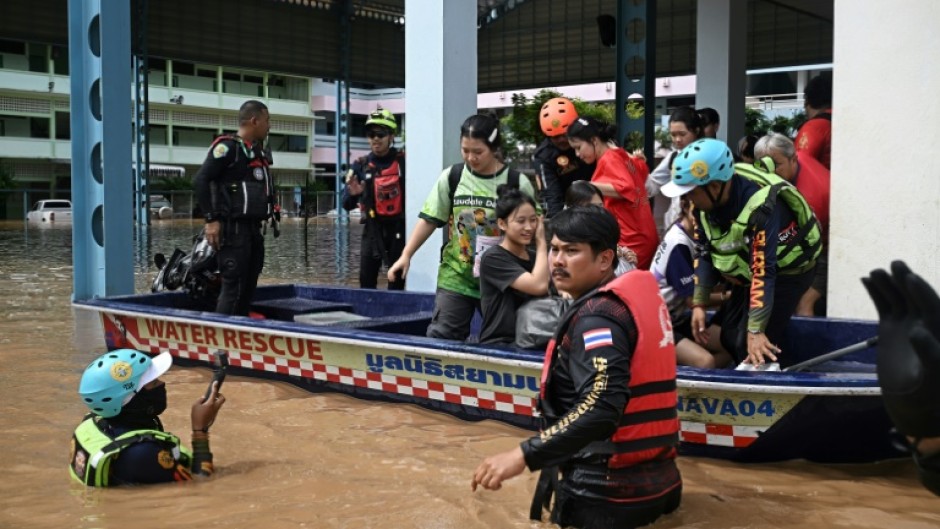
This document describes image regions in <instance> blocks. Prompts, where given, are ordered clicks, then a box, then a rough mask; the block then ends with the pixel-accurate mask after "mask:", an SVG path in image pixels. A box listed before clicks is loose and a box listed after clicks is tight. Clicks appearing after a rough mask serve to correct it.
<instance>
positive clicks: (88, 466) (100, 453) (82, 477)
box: [69, 414, 192, 487]
mask: <svg viewBox="0 0 940 529" xmlns="http://www.w3.org/2000/svg"><path fill="white" fill-rule="evenodd" d="M99 421H101V419H100V418H98V417H96V416H95V415H93V414H89V415H86V416H85V419H84V420H83V421H82V423H81V424H79V425H78V427H77V428H76V429H75V433H74V434H73V436H72V448H71V450H72V453H71V457H70V459H69V474H71V476H72V478H73V479H75V480H76V481H78V482H79V483H82V484H84V485H88V486H92V487H107V486H108V485H110V478H111V463H112V462H113V461H114V460H115V459H117V457H118V455H119V454H120V453H121V451H122V450H124V449H125V448H127V447H129V446H131V445H133V444H136V443H141V442H157V443H163V444H166V445H167V448H169V449H170V450H171V451H172V453H173V458H174V459H176V460H178V461H182V462H184V463H185V464H186V466H189V465H190V464H191V463H192V453H191V452H190V451H189V450H187V449H186V447H185V446H183V445H182V444H180V440H179V437H177V436H175V435H173V434H171V433H167V432H161V431H160V430H132V431H130V432H126V433H123V434H121V435H119V436H117V437H114V438H112V437H111V436H109V435H108V434H106V433H105V432H104V431H102V429H101V425H100V424H99Z"/></svg>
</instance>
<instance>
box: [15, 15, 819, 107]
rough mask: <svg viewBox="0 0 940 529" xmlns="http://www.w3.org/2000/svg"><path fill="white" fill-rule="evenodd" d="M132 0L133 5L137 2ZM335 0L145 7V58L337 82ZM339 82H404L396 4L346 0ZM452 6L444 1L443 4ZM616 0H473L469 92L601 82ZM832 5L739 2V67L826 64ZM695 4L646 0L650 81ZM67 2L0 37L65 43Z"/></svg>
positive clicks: (676, 59) (672, 53)
mask: <svg viewBox="0 0 940 529" xmlns="http://www.w3.org/2000/svg"><path fill="white" fill-rule="evenodd" d="M141 1H143V0H133V2H134V5H135V6H136V5H138V3H139V2H141ZM344 1H345V0H199V1H192V0H159V1H157V0H148V4H149V8H148V25H149V33H148V40H147V42H148V47H149V53H150V54H151V55H152V56H157V57H166V58H174V59H184V60H189V61H193V62H200V63H207V64H223V65H231V66H239V67H243V68H248V69H258V70H264V71H272V72H282V73H292V74H297V75H303V76H311V77H325V78H338V77H341V76H342V75H343V65H342V64H341V60H340V58H341V56H342V54H341V49H340V44H341V39H340V35H341V30H340V28H341V24H340V23H339V20H340V19H339V15H338V12H339V10H340V6H342V5H346V4H344ZM349 1H350V2H351V6H350V9H351V10H352V12H353V20H352V23H351V25H350V31H351V41H350V42H351V44H350V49H351V54H352V60H351V61H350V64H349V75H350V79H351V80H352V81H353V82H355V83H359V84H370V85H376V86H404V71H405V69H404V61H405V50H404V26H403V24H402V23H403V21H404V19H403V16H404V4H405V0H380V1H379V0H377V1H372V0H349ZM448 1H454V0H448ZM617 2H618V0H477V7H478V20H477V23H478V26H479V28H480V29H479V33H478V52H479V59H478V60H479V65H478V72H479V90H480V91H482V92H490V91H504V90H513V89H523V88H536V87H542V86H562V85H569V84H579V83H590V82H600V81H610V80H613V78H614V75H615V71H616V69H615V68H616V66H615V64H614V63H615V60H616V53H615V50H614V49H612V48H607V47H605V46H603V45H602V44H601V41H600V37H599V33H598V29H597V21H596V20H597V16H598V15H601V14H611V15H616V11H617ZM832 2H833V0H747V3H748V16H747V39H746V42H747V48H748V49H747V66H748V68H751V69H754V68H769V67H777V66H795V65H802V64H817V63H828V62H831V61H832V27H833V23H832V19H833V7H832ZM697 4H698V2H697V0H658V2H657V23H656V31H657V35H656V43H657V44H656V52H657V57H656V70H657V75H659V76H666V75H684V74H691V73H694V71H695V41H696V22H695V21H696V7H697ZM67 8H68V0H28V1H26V0H6V1H5V2H4V16H3V17H0V38H7V39H16V40H27V41H40V42H49V43H53V44H60V45H64V44H66V42H67V37H68V26H67Z"/></svg>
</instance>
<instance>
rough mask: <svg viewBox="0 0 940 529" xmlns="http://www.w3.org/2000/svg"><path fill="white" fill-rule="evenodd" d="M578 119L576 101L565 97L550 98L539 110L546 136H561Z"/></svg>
mask: <svg viewBox="0 0 940 529" xmlns="http://www.w3.org/2000/svg"><path fill="white" fill-rule="evenodd" d="M576 119H578V111H577V110H575V109H574V103H572V102H571V100H570V99H567V98H564V97H556V98H554V99H549V100H548V101H546V102H545V104H544V105H542V109H541V110H539V125H541V126H542V132H544V133H545V135H546V136H549V137H553V136H561V135H562V134H564V133H566V132H568V126H569V125H571V124H572V123H574V120H576Z"/></svg>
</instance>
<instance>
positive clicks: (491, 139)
mask: <svg viewBox="0 0 940 529" xmlns="http://www.w3.org/2000/svg"><path fill="white" fill-rule="evenodd" d="M501 140H502V137H501V134H500V133H499V121H498V120H497V119H496V118H495V117H493V116H488V115H482V114H477V115H474V116H470V117H469V118H467V119H466V121H464V122H463V125H461V127H460V152H461V156H462V157H463V160H464V162H465V163H464V164H461V165H463V168H462V171H461V172H460V176H459V179H457V181H456V182H452V181H451V178H450V174H451V170H452V168H451V167H447V168H445V169H444V170H443V171H442V172H441V175H440V176H439V177H438V179H437V183H436V184H435V186H434V189H432V190H431V193H430V194H429V195H428V198H427V199H426V200H425V202H424V207H422V208H421V213H420V214H419V215H418V217H419V218H418V222H417V224H416V225H415V227H414V229H413V230H412V232H411V236H410V237H409V238H408V243H407V244H406V245H405V249H404V250H403V251H402V254H401V257H399V258H398V260H397V261H395V263H394V264H393V265H392V266H391V267H390V268H389V270H388V275H389V277H395V274H396V273H399V272H400V273H401V277H406V276H407V274H408V267H409V266H410V265H411V257H412V256H413V255H414V254H415V252H417V251H418V249H419V248H421V245H423V244H424V243H425V241H427V240H428V238H429V237H430V236H431V234H432V233H434V230H436V229H437V228H440V227H444V226H447V229H448V230H449V235H450V237H449V239H448V241H447V245H446V246H445V247H444V250H443V252H442V253H441V264H440V267H439V268H438V273H437V296H436V298H435V302H434V317H433V318H432V320H431V324H430V325H429V326H428V332H427V335H428V336H430V337H432V338H444V339H450V340H465V339H467V337H468V336H470V321H471V320H472V319H473V314H474V311H479V309H480V281H479V278H478V277H477V276H478V275H479V256H480V255H481V254H482V253H483V250H485V249H486V248H488V247H490V246H493V245H495V244H498V243H499V235H500V234H499V228H498V227H497V224H496V211H495V207H496V198H497V193H496V188H497V187H498V186H499V185H501V184H507V183H509V180H510V169H509V168H508V167H507V166H506V165H505V164H504V163H503V162H502V161H501V160H500V158H499V157H498V156H497V154H496V153H497V152H498V150H499V146H500V143H501ZM513 179H514V180H516V181H518V185H519V188H520V189H521V190H522V191H523V192H524V193H526V194H527V195H529V196H531V197H533V198H534V197H535V190H534V189H533V188H532V184H531V183H530V182H529V180H528V178H519V177H518V176H517V175H516V176H514V177H513Z"/></svg>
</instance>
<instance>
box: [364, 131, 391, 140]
mask: <svg viewBox="0 0 940 529" xmlns="http://www.w3.org/2000/svg"><path fill="white" fill-rule="evenodd" d="M387 137H388V133H387V132H385V131H384V130H370V131H369V132H366V138H369V139H370V140H371V139H375V138H378V139H380V140H381V139H383V138H387Z"/></svg>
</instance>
